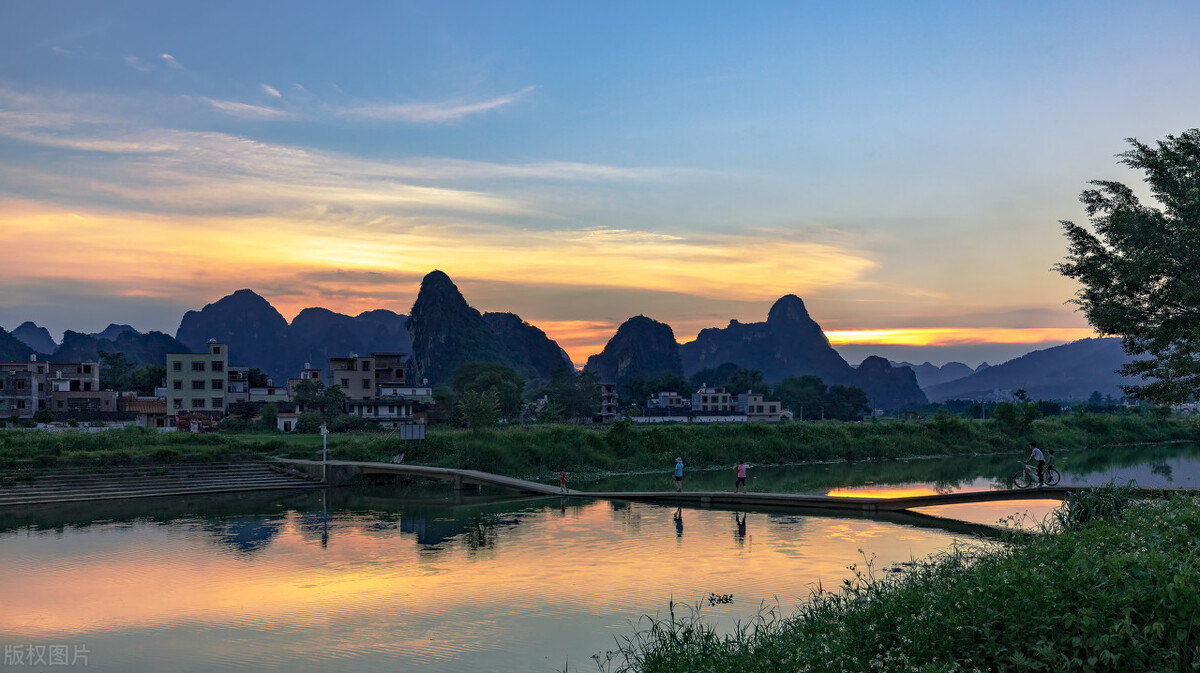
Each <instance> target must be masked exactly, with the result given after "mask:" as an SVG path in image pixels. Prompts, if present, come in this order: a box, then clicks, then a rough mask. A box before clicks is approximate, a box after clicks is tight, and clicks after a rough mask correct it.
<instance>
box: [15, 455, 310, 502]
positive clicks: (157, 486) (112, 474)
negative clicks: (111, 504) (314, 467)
mask: <svg viewBox="0 0 1200 673" xmlns="http://www.w3.org/2000/svg"><path fill="white" fill-rule="evenodd" d="M6 476H9V475H6ZM30 476H32V480H29V479H28V478H26V477H25V476H24V475H21V476H20V477H18V478H16V479H12V478H10V479H7V480H5V482H4V485H3V486H0V507H3V506H6V505H35V504H42V503H55V502H80V501H86V500H116V499H120V498H151V497H157V496H172V495H194V494H203V493H232V492H237V491H272V490H285V489H297V488H318V487H321V486H323V484H322V483H321V482H319V481H316V480H313V479H310V478H308V477H307V476H305V475H304V474H303V473H301V472H297V471H295V470H290V469H287V468H281V467H277V466H274V465H267V464H265V463H213V464H185V465H167V466H163V465H149V466H141V467H134V466H128V467H113V468H103V469H102V470H101V471H98V470H94V469H93V470H53V471H46V472H40V473H33V474H32V475H30Z"/></svg>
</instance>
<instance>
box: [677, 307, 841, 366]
mask: <svg viewBox="0 0 1200 673" xmlns="http://www.w3.org/2000/svg"><path fill="white" fill-rule="evenodd" d="M679 356H680V358H681V359H682V362H683V374H684V376H691V375H692V374H695V373H696V372H698V371H700V370H702V369H707V368H709V367H717V366H720V365H722V364H724V363H726V362H733V363H736V364H737V365H738V366H740V367H743V368H746V369H757V370H759V371H761V372H762V373H763V377H764V380H765V381H766V382H767V383H778V382H779V381H780V380H782V379H784V378H786V377H789V376H803V375H813V376H819V377H821V379H822V380H823V381H825V384H826V385H834V384H842V385H846V384H850V383H853V382H854V381H855V380H856V378H857V377H856V376H855V373H854V368H853V367H851V366H850V365H849V363H847V362H846V361H845V360H844V359H842V356H841V355H838V352H837V351H835V350H834V349H833V347H832V346H830V345H829V340H828V339H826V338H825V333H824V332H823V331H821V326H820V325H818V324H817V323H816V321H814V320H813V319H812V318H811V317H810V316H809V315H808V310H807V309H806V308H805V307H804V302H803V301H802V300H801V299H800V298H799V297H797V296H796V295H794V294H789V295H787V296H784V297H781V298H780V299H779V300H777V301H776V302H775V304H774V305H773V306H772V307H771V310H770V312H768V314H767V321H766V322H757V323H741V322H738V321H737V320H731V321H729V325H728V326H727V327H725V328H719V327H710V328H708V329H705V330H701V332H700V334H698V335H696V339H695V340H694V341H691V342H689V343H685V344H683V345H681V346H680V347H679Z"/></svg>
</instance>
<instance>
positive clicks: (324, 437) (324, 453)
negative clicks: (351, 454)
mask: <svg viewBox="0 0 1200 673" xmlns="http://www.w3.org/2000/svg"><path fill="white" fill-rule="evenodd" d="M328 461H329V428H327V427H325V424H324V423H322V424H321V481H325V465H326V463H327V462H328Z"/></svg>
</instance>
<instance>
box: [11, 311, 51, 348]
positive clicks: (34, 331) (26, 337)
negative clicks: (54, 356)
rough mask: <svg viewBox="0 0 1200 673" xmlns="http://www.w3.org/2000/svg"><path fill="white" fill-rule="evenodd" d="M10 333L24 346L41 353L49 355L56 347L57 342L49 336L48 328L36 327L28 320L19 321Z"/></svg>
mask: <svg viewBox="0 0 1200 673" xmlns="http://www.w3.org/2000/svg"><path fill="white" fill-rule="evenodd" d="M11 334H12V335H13V336H14V337H16V338H17V339H19V340H20V341H21V342H22V343H24V344H25V345H26V346H29V347H30V348H32V349H33V350H34V351H36V352H38V353H42V354H43V355H49V354H51V353H53V352H54V351H55V350H57V349H58V344H57V343H55V341H54V338H53V337H51V336H50V330H48V329H46V328H45V327H38V326H37V325H35V324H34V323H33V322H31V321H29V320H26V321H25V322H23V323H21V324H20V325H19V326H18V327H17V328H16V329H15V330H13V331H12V332H11Z"/></svg>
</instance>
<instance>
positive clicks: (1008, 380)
mask: <svg viewBox="0 0 1200 673" xmlns="http://www.w3.org/2000/svg"><path fill="white" fill-rule="evenodd" d="M1128 358H1129V356H1128V355H1127V354H1126V353H1125V351H1124V350H1122V348H1121V340H1120V339H1117V338H1105V339H1082V340H1080V341H1074V342H1072V343H1069V344H1063V345H1061V346H1055V347H1053V348H1047V349H1044V350H1037V351H1033V352H1031V353H1027V354H1025V355H1023V356H1021V357H1019V358H1016V359H1014V360H1009V361H1008V362H1005V363H1004V364H1000V365H995V366H993V367H989V368H987V369H985V370H983V371H980V372H978V373H975V374H972V375H970V376H967V377H964V378H961V379H958V380H955V381H950V382H948V383H942V384H939V385H935V386H931V387H929V388H928V389H926V391H925V392H926V394H927V395H928V396H929V399H930V401H932V402H943V401H945V400H950V399H1004V400H1007V399H1009V398H1010V397H1011V395H1012V393H1013V391H1016V390H1018V389H1024V390H1025V393H1026V394H1027V395H1028V396H1029V397H1030V398H1032V399H1039V400H1060V401H1064V402H1071V401H1082V400H1086V399H1087V398H1088V397H1089V396H1090V395H1091V394H1092V393H1093V392H1095V391H1100V393H1101V394H1104V395H1112V396H1114V397H1120V396H1121V395H1122V394H1123V393H1122V392H1121V389H1120V387H1119V386H1120V385H1121V384H1123V383H1124V384H1130V383H1136V381H1133V380H1128V379H1124V378H1122V377H1121V376H1119V375H1118V374H1117V373H1116V370H1117V369H1119V368H1120V367H1121V365H1123V364H1124V363H1125V362H1126V361H1127V360H1128Z"/></svg>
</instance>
